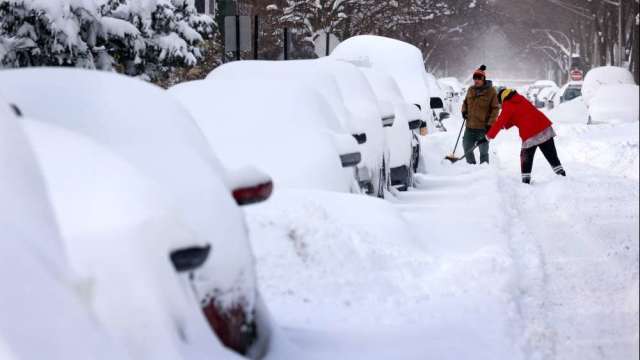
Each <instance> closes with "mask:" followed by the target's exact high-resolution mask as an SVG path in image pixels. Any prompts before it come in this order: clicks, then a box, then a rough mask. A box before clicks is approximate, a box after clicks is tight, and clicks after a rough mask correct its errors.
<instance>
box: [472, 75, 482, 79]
mask: <svg viewBox="0 0 640 360" xmlns="http://www.w3.org/2000/svg"><path fill="white" fill-rule="evenodd" d="M483 79H484V78H483V77H482V76H480V75H473V80H483Z"/></svg>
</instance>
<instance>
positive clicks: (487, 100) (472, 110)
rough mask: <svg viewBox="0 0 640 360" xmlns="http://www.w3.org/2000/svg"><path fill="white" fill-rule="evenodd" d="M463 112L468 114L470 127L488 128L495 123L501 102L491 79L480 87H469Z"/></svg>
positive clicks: (468, 125)
mask: <svg viewBox="0 0 640 360" xmlns="http://www.w3.org/2000/svg"><path fill="white" fill-rule="evenodd" d="M462 113H463V114H465V113H466V114H467V127H468V128H470V129H486V128H488V127H490V126H491V125H493V123H494V122H495V121H496V119H497V118H498V113H500V104H499V103H498V93H497V91H496V89H495V88H494V87H493V83H492V82H491V81H490V80H488V81H487V82H486V84H485V85H484V86H482V87H480V88H476V87H475V86H472V87H470V88H469V91H467V97H466V98H465V99H464V103H463V104H462Z"/></svg>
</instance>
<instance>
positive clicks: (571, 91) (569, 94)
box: [564, 87, 582, 101]
mask: <svg viewBox="0 0 640 360" xmlns="http://www.w3.org/2000/svg"><path fill="white" fill-rule="evenodd" d="M579 96H582V89H581V88H579V87H568V88H567V90H566V91H565V92H564V101H569V100H573V99H575V98H577V97H579Z"/></svg>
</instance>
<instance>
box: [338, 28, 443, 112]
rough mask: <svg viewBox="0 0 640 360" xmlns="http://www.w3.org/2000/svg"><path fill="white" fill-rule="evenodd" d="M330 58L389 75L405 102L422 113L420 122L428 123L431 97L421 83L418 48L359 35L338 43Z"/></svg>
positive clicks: (389, 40)
mask: <svg viewBox="0 0 640 360" xmlns="http://www.w3.org/2000/svg"><path fill="white" fill-rule="evenodd" d="M331 57H333V58H335V59H340V60H346V61H349V62H351V63H352V64H356V65H358V66H359V67H371V68H373V69H375V70H378V71H381V72H385V73H387V74H389V75H390V76H391V77H392V78H393V79H394V80H395V81H396V83H397V84H398V86H399V87H400V91H402V96H403V97H404V99H405V101H406V102H408V103H410V104H414V105H415V106H417V107H418V109H419V110H420V111H421V114H422V116H421V118H422V121H425V123H428V122H431V120H432V116H433V114H432V111H431V107H430V106H429V105H430V99H431V96H430V95H429V89H428V87H427V84H426V83H425V81H424V75H425V74H426V70H425V68H424V62H423V59H422V52H421V51H420V49H418V48H417V47H415V46H413V45H411V44H408V43H406V42H403V41H399V40H395V39H390V38H386V37H381V36H374V35H359V36H354V37H351V38H349V39H347V40H345V41H343V42H341V43H340V44H339V45H338V46H337V47H336V48H335V49H334V50H333V52H332V53H331Z"/></svg>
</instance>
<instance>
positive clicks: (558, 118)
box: [546, 96, 589, 124]
mask: <svg viewBox="0 0 640 360" xmlns="http://www.w3.org/2000/svg"><path fill="white" fill-rule="evenodd" d="M546 114H547V116H548V117H549V119H551V121H552V122H554V123H563V124H566V123H581V124H586V123H587V120H588V118H589V113H588V110H587V106H586V105H585V103H584V99H583V98H582V97H581V96H580V97H577V98H575V99H573V100H570V101H566V102H563V103H561V104H560V105H557V106H556V107H554V108H553V110H551V111H548V112H546Z"/></svg>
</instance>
